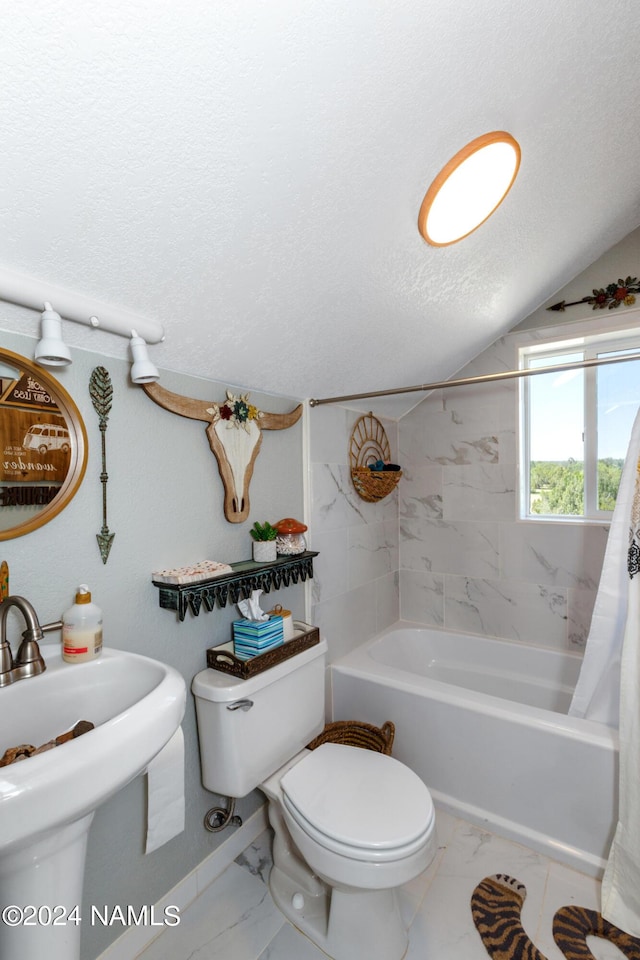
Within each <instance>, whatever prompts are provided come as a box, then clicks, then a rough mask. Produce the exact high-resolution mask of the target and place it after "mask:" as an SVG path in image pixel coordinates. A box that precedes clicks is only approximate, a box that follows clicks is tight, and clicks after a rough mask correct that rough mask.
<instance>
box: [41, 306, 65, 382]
mask: <svg viewBox="0 0 640 960" xmlns="http://www.w3.org/2000/svg"><path fill="white" fill-rule="evenodd" d="M41 332H42V339H41V340H40V341H39V342H38V345H37V347H36V350H35V354H34V360H35V361H36V363H38V364H40V366H41V367H66V366H67V364H69V363H71V351H70V350H69V347H68V346H67V345H66V343H65V342H64V340H63V339H62V318H61V316H60V314H59V313H56V311H55V310H54V309H53V307H52V306H51V304H50V303H49V302H45V304H44V311H43V313H42V319H41Z"/></svg>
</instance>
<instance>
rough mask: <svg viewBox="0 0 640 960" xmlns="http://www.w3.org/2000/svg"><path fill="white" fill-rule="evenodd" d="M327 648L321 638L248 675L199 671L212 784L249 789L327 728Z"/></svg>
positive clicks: (202, 734) (196, 689) (235, 792)
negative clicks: (311, 645) (266, 668)
mask: <svg viewBox="0 0 640 960" xmlns="http://www.w3.org/2000/svg"><path fill="white" fill-rule="evenodd" d="M326 654H327V643H326V640H321V641H320V642H319V643H318V644H316V645H315V646H313V647H310V648H309V649H308V650H304V651H303V652H302V653H298V654H296V656H294V657H290V658H289V659H288V660H283V661H282V663H279V664H277V665H276V666H274V667H270V668H269V669H268V670H264V671H263V672H262V673H258V674H256V675H255V676H253V677H249V678H248V679H246V680H240V679H238V678H236V677H231V676H229V675H228V674H226V673H223V672H222V671H220V670H213V669H211V668H207V669H206V670H202V671H200V673H198V674H197V675H196V676H195V677H194V678H193V682H192V684H191V689H192V691H193V694H194V696H195V701H196V717H197V721H198V739H199V742H200V765H201V768H202V783H203V786H204V787H206V789H207V790H211V792H212V793H219V794H221V795H223V796H225V797H244V796H245V795H246V794H247V793H250V792H251V791H252V790H254V789H255V788H256V787H257V786H259V784H261V783H262V782H263V781H264V780H266V779H267V777H268V776H270V775H271V774H272V773H275V771H276V770H277V769H278V768H279V767H281V766H282V765H283V764H284V763H285V762H286V761H287V760H289V759H290V758H291V757H293V756H295V754H296V753H298V752H299V751H300V750H301V749H302V748H303V747H304V746H306V744H307V743H308V742H309V741H310V740H312V739H313V737H314V736H316V735H317V734H318V733H320V731H321V730H322V729H323V727H324V722H325V719H324V718H325V666H326Z"/></svg>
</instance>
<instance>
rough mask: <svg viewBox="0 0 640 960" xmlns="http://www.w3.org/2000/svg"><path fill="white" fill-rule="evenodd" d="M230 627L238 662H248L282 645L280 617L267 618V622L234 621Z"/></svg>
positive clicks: (282, 631) (282, 629)
mask: <svg viewBox="0 0 640 960" xmlns="http://www.w3.org/2000/svg"><path fill="white" fill-rule="evenodd" d="M232 627H233V652H234V654H235V656H236V657H237V658H238V660H249V659H250V658H251V657H255V656H257V655H258V654H259V653H264V652H265V651H266V650H271V649H273V647H279V646H281V644H282V643H284V627H283V621H282V617H269V619H268V620H234V621H233V624H232Z"/></svg>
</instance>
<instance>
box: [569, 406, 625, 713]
mask: <svg viewBox="0 0 640 960" xmlns="http://www.w3.org/2000/svg"><path fill="white" fill-rule="evenodd" d="M639 456H640V410H639V411H638V413H637V415H636V419H635V421H634V424H633V429H632V430H631V440H630V441H629V449H628V450H627V455H626V458H625V461H624V467H623V469H622V477H621V479H620V487H619V489H618V497H617V500H616V506H615V510H614V511H613V517H612V518H611V526H610V528H609V538H608V540H607V548H606V551H605V555H604V562H603V564H602V574H601V576H600V585H599V587H598V593H597V596H596V602H595V606H594V609H593V617H592V618H591V628H590V630H589V636H588V638H587V645H586V649H585V653H584V660H583V663H582V669H581V670H580V676H579V678H578V683H577V685H576V689H575V693H574V695H573V699H572V701H571V706H570V707H569V714H570V715H571V716H575V717H586V718H587V719H588V720H595V721H596V722H597V723H606V724H607V726H609V727H617V726H618V724H619V718H620V661H621V657H622V644H623V639H624V632H625V624H626V622H627V602H628V598H629V588H630V584H631V581H630V580H629V574H628V572H627V552H628V550H629V525H630V518H631V510H632V506H633V498H634V494H635V486H636V474H637V463H638V457H639Z"/></svg>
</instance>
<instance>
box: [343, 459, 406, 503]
mask: <svg viewBox="0 0 640 960" xmlns="http://www.w3.org/2000/svg"><path fill="white" fill-rule="evenodd" d="M401 476H402V470H369V467H352V468H351V479H352V480H353V485H354V487H355V488H356V491H357V493H358V495H359V496H360V497H362V499H363V500H368V501H369V502H370V503H375V502H377V501H378V500H383V499H384V498H385V497H388V496H389V494H390V493H393V491H394V490H395V488H396V486H397V483H398V480H399V479H400V477H401Z"/></svg>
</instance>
